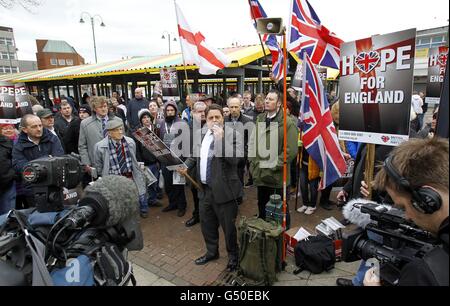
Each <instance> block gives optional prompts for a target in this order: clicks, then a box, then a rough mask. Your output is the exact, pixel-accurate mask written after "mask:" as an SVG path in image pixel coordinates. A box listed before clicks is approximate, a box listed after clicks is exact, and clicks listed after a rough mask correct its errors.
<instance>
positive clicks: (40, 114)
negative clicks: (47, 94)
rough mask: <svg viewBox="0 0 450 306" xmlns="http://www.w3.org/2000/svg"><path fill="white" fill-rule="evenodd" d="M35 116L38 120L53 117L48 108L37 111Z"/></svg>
mask: <svg viewBox="0 0 450 306" xmlns="http://www.w3.org/2000/svg"><path fill="white" fill-rule="evenodd" d="M36 115H37V116H38V117H39V118H48V117H50V116H54V114H53V112H52V111H51V110H49V109H48V108H44V109H41V110H39V111H38V112H37V113H36Z"/></svg>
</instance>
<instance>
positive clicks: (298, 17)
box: [288, 0, 343, 69]
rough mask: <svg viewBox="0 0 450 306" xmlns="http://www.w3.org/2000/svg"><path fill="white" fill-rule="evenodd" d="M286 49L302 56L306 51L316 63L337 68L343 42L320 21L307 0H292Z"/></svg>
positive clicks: (299, 56)
mask: <svg viewBox="0 0 450 306" xmlns="http://www.w3.org/2000/svg"><path fill="white" fill-rule="evenodd" d="M289 32H290V34H289V45H288V50H289V51H290V52H294V53H295V54H297V56H298V58H303V55H302V53H303V52H306V53H307V54H308V56H309V57H310V58H311V60H312V62H313V63H314V64H316V65H320V66H326V67H331V68H334V69H339V61H340V45H341V43H342V42H343V41H342V40H341V39H339V38H338V37H337V36H336V35H335V34H334V33H331V32H330V30H328V29H327V28H326V27H325V26H323V25H322V24H321V22H320V19H319V17H318V16H317V14H316V12H315V11H314V9H313V8H312V6H311V5H310V4H309V2H308V0H293V5H292V15H291V26H290V31H289Z"/></svg>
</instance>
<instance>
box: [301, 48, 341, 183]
mask: <svg viewBox="0 0 450 306" xmlns="http://www.w3.org/2000/svg"><path fill="white" fill-rule="evenodd" d="M303 65H304V67H303V93H304V95H303V101H302V106H301V110H300V121H301V124H300V126H301V128H302V131H303V138H302V140H303V145H304V147H305V149H306V151H308V154H309V155H310V156H311V157H312V158H313V159H314V161H315V162H316V163H317V165H318V166H319V168H320V170H322V172H323V176H322V180H321V181H320V185H319V190H322V189H324V188H326V187H327V186H329V185H331V184H333V183H334V182H335V181H336V180H337V179H339V178H341V177H343V176H344V174H345V171H346V169H347V166H346V163H345V160H344V156H343V154H342V151H341V148H340V146H339V141H338V137H337V134H336V128H335V127H334V124H333V119H332V117H331V112H330V105H329V104H328V100H327V97H326V94H325V90H324V88H323V84H322V81H321V79H320V77H319V74H318V72H317V70H316V68H315V67H314V64H313V62H312V61H311V59H310V58H309V56H308V55H307V54H304V59H303Z"/></svg>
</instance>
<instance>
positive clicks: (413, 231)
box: [342, 203, 438, 285]
mask: <svg viewBox="0 0 450 306" xmlns="http://www.w3.org/2000/svg"><path fill="white" fill-rule="evenodd" d="M353 208H354V209H358V210H360V212H361V214H368V215H369V216H370V223H369V224H367V226H366V228H365V229H362V228H358V229H357V230H355V231H353V232H350V233H344V234H343V245H342V258H343V260H344V261H345V262H353V261H356V260H359V259H363V260H365V261H367V260H369V259H372V258H375V259H376V260H377V261H378V262H379V264H380V279H381V281H382V282H383V284H385V285H396V284H398V280H399V278H400V271H401V270H402V268H403V267H404V266H405V265H406V264H407V263H409V262H411V261H412V260H414V259H418V258H423V257H424V255H425V254H427V253H429V252H430V251H432V250H433V249H434V248H436V247H437V246H438V245H437V241H436V239H435V238H433V237H432V236H431V234H430V233H429V232H427V231H424V230H422V229H419V228H418V227H417V226H416V225H415V224H413V223H411V222H409V221H407V220H406V219H405V215H404V212H403V211H402V210H399V209H396V208H392V207H389V206H387V205H382V204H376V203H373V204H372V203H363V204H362V203H355V204H353ZM374 236H375V237H374Z"/></svg>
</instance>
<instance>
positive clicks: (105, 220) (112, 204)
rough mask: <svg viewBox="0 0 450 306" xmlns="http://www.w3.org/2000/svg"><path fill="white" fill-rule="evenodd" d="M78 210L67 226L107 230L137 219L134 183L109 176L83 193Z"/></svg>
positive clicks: (69, 218) (137, 205)
mask: <svg viewBox="0 0 450 306" xmlns="http://www.w3.org/2000/svg"><path fill="white" fill-rule="evenodd" d="M78 206H79V207H78V208H76V209H75V211H74V212H73V213H71V214H70V216H68V217H67V219H66V225H67V226H69V227H71V228H77V227H82V226H85V225H86V224H90V225H92V226H105V227H110V226H114V225H117V224H120V223H122V222H123V221H125V220H126V219H128V218H130V217H136V218H137V216H138V207H139V196H138V192H137V188H136V185H135V183H134V182H133V181H132V180H130V179H128V178H126V177H123V176H119V175H110V176H105V177H104V178H102V179H101V180H98V181H96V182H95V183H94V184H92V185H90V186H88V187H87V188H86V189H85V196H84V197H83V198H82V199H81V200H80V202H79V204H78Z"/></svg>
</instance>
